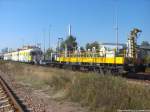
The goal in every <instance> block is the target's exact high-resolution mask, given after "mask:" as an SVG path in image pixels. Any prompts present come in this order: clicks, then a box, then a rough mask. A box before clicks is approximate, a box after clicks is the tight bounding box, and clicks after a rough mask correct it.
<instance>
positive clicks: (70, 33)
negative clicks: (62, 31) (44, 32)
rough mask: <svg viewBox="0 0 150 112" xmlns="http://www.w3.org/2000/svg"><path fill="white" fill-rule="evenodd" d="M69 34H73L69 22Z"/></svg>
mask: <svg viewBox="0 0 150 112" xmlns="http://www.w3.org/2000/svg"><path fill="white" fill-rule="evenodd" d="M68 34H69V36H71V24H69V31H68Z"/></svg>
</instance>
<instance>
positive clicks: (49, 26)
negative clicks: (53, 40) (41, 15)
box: [49, 25, 51, 49]
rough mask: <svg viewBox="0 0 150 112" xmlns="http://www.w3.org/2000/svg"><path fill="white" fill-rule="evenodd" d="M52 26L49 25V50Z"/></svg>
mask: <svg viewBox="0 0 150 112" xmlns="http://www.w3.org/2000/svg"><path fill="white" fill-rule="evenodd" d="M50 37H51V25H49V49H50V47H51V46H50Z"/></svg>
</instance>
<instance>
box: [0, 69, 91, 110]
mask: <svg viewBox="0 0 150 112" xmlns="http://www.w3.org/2000/svg"><path fill="white" fill-rule="evenodd" d="M0 75H1V76H2V77H3V78H4V79H5V80H6V82H7V83H8V84H9V86H10V87H11V88H13V91H14V92H15V93H16V94H17V95H18V96H19V98H20V99H21V100H23V102H24V104H25V105H26V106H27V107H28V108H30V110H31V112H89V111H88V109H86V108H83V107H81V105H80V104H77V103H73V102H70V101H66V100H62V99H61V100H59V99H53V98H51V96H50V95H49V94H47V91H46V88H45V89H44V91H43V90H36V89H34V88H32V87H31V86H30V85H27V84H24V83H22V82H17V81H16V80H14V78H13V74H4V73H3V72H1V71H0Z"/></svg>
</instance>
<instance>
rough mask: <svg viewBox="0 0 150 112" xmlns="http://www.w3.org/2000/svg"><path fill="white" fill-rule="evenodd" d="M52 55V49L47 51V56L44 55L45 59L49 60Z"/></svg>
mask: <svg viewBox="0 0 150 112" xmlns="http://www.w3.org/2000/svg"><path fill="white" fill-rule="evenodd" d="M51 53H53V49H52V48H49V49H47V50H46V52H45V54H44V55H45V58H46V59H49V58H50V57H51Z"/></svg>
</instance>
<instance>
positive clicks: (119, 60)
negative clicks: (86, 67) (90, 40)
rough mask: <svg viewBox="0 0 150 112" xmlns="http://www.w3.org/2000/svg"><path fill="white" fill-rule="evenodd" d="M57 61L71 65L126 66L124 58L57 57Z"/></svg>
mask: <svg viewBox="0 0 150 112" xmlns="http://www.w3.org/2000/svg"><path fill="white" fill-rule="evenodd" d="M56 61H59V62H71V63H76V62H79V63H105V64H124V57H112V58H106V57H97V58H93V57H57V59H56Z"/></svg>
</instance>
